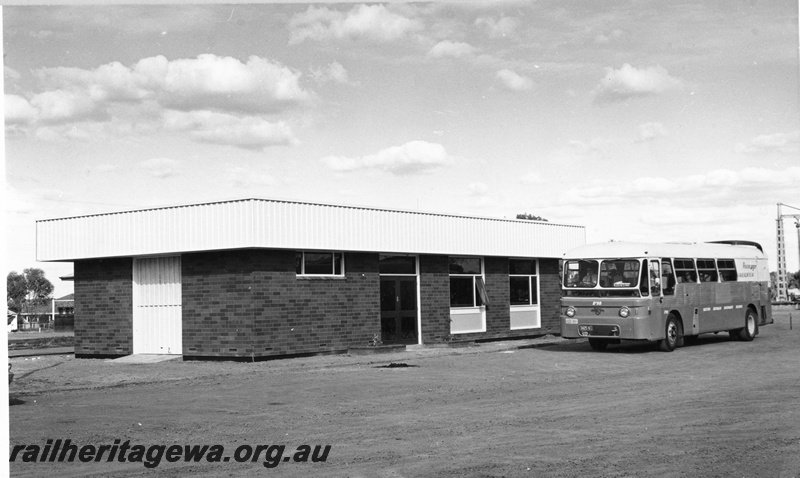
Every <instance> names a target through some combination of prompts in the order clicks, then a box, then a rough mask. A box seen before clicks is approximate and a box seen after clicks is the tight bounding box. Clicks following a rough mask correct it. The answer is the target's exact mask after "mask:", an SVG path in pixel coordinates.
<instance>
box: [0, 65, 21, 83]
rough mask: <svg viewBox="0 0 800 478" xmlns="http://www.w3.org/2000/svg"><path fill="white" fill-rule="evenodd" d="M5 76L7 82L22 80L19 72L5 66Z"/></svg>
mask: <svg viewBox="0 0 800 478" xmlns="http://www.w3.org/2000/svg"><path fill="white" fill-rule="evenodd" d="M3 76H5V79H6V81H8V80H19V79H20V78H21V76H20V74H19V72H18V71H17V70H15V69H13V68H11V67H8V66H3Z"/></svg>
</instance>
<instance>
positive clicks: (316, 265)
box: [294, 251, 344, 276]
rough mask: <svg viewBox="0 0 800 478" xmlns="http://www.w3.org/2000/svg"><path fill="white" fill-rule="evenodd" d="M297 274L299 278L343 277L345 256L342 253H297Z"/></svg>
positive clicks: (295, 258)
mask: <svg viewBox="0 0 800 478" xmlns="http://www.w3.org/2000/svg"><path fill="white" fill-rule="evenodd" d="M294 267H295V272H297V275H299V276H301V275H302V276H343V275H344V254H342V253H341V252H299V251H298V252H297V253H296V254H295V256H294Z"/></svg>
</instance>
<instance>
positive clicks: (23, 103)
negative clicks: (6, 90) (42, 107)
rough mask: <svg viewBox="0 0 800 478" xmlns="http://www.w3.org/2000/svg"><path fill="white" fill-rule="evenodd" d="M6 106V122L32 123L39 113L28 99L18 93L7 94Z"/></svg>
mask: <svg viewBox="0 0 800 478" xmlns="http://www.w3.org/2000/svg"><path fill="white" fill-rule="evenodd" d="M4 108H5V118H6V124H24V123H30V122H32V121H34V120H35V119H36V117H37V116H38V114H39V112H38V110H36V108H34V107H33V106H31V104H30V102H29V101H28V100H26V99H25V98H23V97H21V96H17V95H5V101H4Z"/></svg>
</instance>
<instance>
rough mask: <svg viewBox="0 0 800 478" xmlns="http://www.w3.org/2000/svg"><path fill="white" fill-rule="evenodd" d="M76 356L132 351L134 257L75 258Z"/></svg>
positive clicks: (122, 353)
mask: <svg viewBox="0 0 800 478" xmlns="http://www.w3.org/2000/svg"><path fill="white" fill-rule="evenodd" d="M74 277H75V356H76V357H79V358H92V357H110V356H122V355H129V354H131V353H133V260H132V259H131V258H121V259H94V260H83V261H76V262H75V264H74Z"/></svg>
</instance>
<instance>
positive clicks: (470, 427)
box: [10, 307, 800, 477]
mask: <svg viewBox="0 0 800 478" xmlns="http://www.w3.org/2000/svg"><path fill="white" fill-rule="evenodd" d="M790 313H791V314H792V315H793V316H794V317H793V318H794V319H800V312H798V311H795V310H793V309H789V308H788V307H779V308H776V309H775V324H773V325H769V326H766V327H762V328H761V333H760V335H759V336H758V337H757V338H756V339H755V340H754V341H753V342H732V341H729V340H728V339H727V334H719V335H704V336H701V338H700V340H699V341H698V343H697V344H696V345H691V346H687V347H683V348H679V349H678V350H676V351H675V352H673V353H663V352H659V351H657V347H655V346H653V345H639V344H631V345H623V346H618V347H614V346H612V347H609V350H608V351H606V352H604V353H596V352H592V351H591V349H590V348H589V345H588V344H587V343H586V342H583V341H578V342H574V341H562V340H559V339H552V338H551V339H542V340H540V342H542V341H543V342H550V344H549V346H546V347H537V348H519V347H520V345H522V346H528V345H532V344H534V343H535V342H536V341H526V342H498V343H489V344H481V345H480V346H475V347H467V348H452V349H448V348H444V349H442V348H438V349H424V348H423V349H415V350H410V351H406V352H401V353H396V354H391V355H373V356H346V355H337V356H321V357H311V358H303V359H292V360H278V361H270V362H257V363H232V362H182V361H180V360H172V361H166V362H160V363H151V364H131V363H120V362H116V361H113V360H76V359H74V358H72V356H69V355H65V356H46V357H28V358H16V359H11V363H12V364H13V371H14V373H15V374H16V375H15V381H14V383H13V384H12V385H11V387H10V388H11V399H12V406H11V407H10V441H11V444H12V447H13V446H14V445H39V446H44V445H45V442H46V440H48V439H53V440H56V439H62V440H65V439H70V440H71V441H72V443H75V444H78V445H79V446H83V445H95V446H98V445H104V444H108V445H111V444H113V443H114V441H115V440H120V441H119V443H124V442H125V441H128V440H129V441H130V445H131V446H133V445H144V446H145V447H149V446H151V445H167V446H169V445H173V444H179V445H202V444H208V445H214V444H218V445H222V446H224V447H225V451H224V455H225V456H228V457H229V458H230V461H228V462H224V461H223V462H211V463H209V462H207V461H206V460H202V461H200V462H197V463H194V462H191V463H185V462H182V461H179V462H174V463H168V462H167V461H166V459H165V458H163V459H162V460H161V461H160V463H159V464H158V466H155V467H153V468H148V467H145V466H144V464H143V463H140V462H135V463H130V462H124V463H121V462H118V461H113V462H108V461H107V460H106V458H105V457H104V458H103V459H101V460H100V461H96V462H94V461H93V462H88V463H84V462H80V461H79V460H76V461H75V462H73V463H58V462H55V463H48V462H45V463H23V462H21V459H22V458H21V457H22V453H20V454H19V456H18V458H17V461H15V462H13V463H11V474H12V476H45V475H55V476H65V477H66V476H75V477H77V476H145V475H153V474H165V475H168V476H177V477H189V476H254V475H256V476H257V475H268V474H271V475H279V476H298V477H299V476H335V477H345V476H352V477H373V476H377V477H416V476H443V477H450V476H453V477H456V476H458V477H463V476H492V477H500V476H509V477H510V476H531V477H534V476H535V477H539V476H556V477H571V476H575V477H578V476H580V477H583V476H620V477H622V476H719V477H728V476H747V477H750V476H764V477H798V476H800V398H798V397H800V386H798V384H799V383H800V320H793V321H794V322H798V324H796V325H797V326H795V327H793V330H790V329H789V314H790ZM391 364H395V366H392V367H389V366H388V365H391ZM398 365H407V366H398ZM258 445H285V447H286V448H285V451H284V454H283V457H284V458H289V457H290V456H292V455H293V453H294V452H295V450H296V449H297V448H298V447H299V446H301V445H311V447H312V448H313V447H314V446H315V445H323V446H324V445H330V446H331V447H330V450H329V453H328V456H327V460H326V461H325V462H318V463H312V462H310V460H308V461H307V462H299V463H296V462H294V461H293V460H289V461H283V460H281V461H280V462H279V463H277V466H276V467H274V468H268V467H265V466H263V465H264V464H265V462H268V461H271V460H267V458H266V455H265V454H264V455H261V456H260V457H259V459H258V460H257V461H255V462H252V461H250V462H245V463H238V462H236V460H235V459H234V458H233V456H234V450H235V449H237V447H242V448H241V450H243V451H246V450H247V448H246V447H247V446H251V447H253V448H255V447H256V446H258ZM272 451H273V452H275V451H277V449H272ZM272 456H274V455H272ZM144 461H147V460H144ZM152 462H153V461H152V460H151V463H152Z"/></svg>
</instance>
